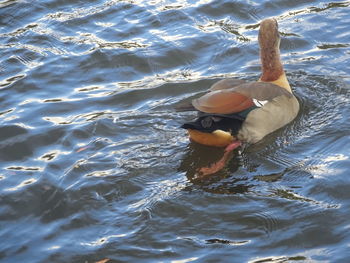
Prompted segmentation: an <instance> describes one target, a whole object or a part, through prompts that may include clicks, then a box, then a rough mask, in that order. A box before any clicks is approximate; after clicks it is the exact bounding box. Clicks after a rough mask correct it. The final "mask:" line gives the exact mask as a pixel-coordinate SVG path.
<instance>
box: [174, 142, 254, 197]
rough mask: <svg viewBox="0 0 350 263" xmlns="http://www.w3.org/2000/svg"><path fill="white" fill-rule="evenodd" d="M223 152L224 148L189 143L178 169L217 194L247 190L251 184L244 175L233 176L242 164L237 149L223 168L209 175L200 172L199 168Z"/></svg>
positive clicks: (205, 165) (206, 165) (216, 159)
mask: <svg viewBox="0 0 350 263" xmlns="http://www.w3.org/2000/svg"><path fill="white" fill-rule="evenodd" d="M223 154H224V148H216V147H208V146H203V145H200V144H197V143H190V144H189V145H188V146H187V148H186V152H185V154H184V156H183V159H182V162H181V164H180V167H179V171H181V172H185V173H186V176H187V178H188V180H189V181H190V182H192V183H193V184H194V185H196V186H199V187H200V188H202V189H203V190H205V191H208V192H211V193H217V194H237V193H245V192H248V190H249V188H250V187H251V186H252V185H249V184H250V183H251V182H249V181H248V179H247V178H246V177H241V176H240V177H235V176H234V173H235V172H236V171H237V170H238V169H239V167H240V166H241V164H242V156H241V155H240V154H239V151H238V150H235V151H233V152H232V153H231V154H230V156H229V159H228V161H227V163H226V166H225V168H224V169H222V170H220V171H218V172H216V173H214V174H210V175H203V174H201V173H200V170H201V168H203V167H208V166H210V165H212V164H214V163H215V162H217V161H218V160H219V159H220V158H221V157H222V156H223Z"/></svg>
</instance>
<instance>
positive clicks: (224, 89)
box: [192, 79, 293, 114]
mask: <svg viewBox="0 0 350 263" xmlns="http://www.w3.org/2000/svg"><path fill="white" fill-rule="evenodd" d="M230 81H231V80H230V79H228V80H223V81H219V82H217V83H216V84H214V85H213V86H214V90H213V89H212V88H213V87H212V88H211V90H212V91H211V92H209V93H207V94H205V95H203V96H201V97H200V98H198V99H194V100H193V101H192V105H193V106H194V107H195V108H196V109H197V110H199V111H203V112H206V113H220V114H228V113H236V112H240V111H243V110H245V109H248V108H250V107H252V106H253V105H254V101H253V99H256V100H259V101H265V100H272V99H273V98H275V97H278V96H282V95H284V96H287V97H292V96H293V95H292V94H291V93H290V92H289V91H287V90H285V89H284V88H282V87H280V86H278V85H275V84H272V83H267V82H257V81H254V82H246V83H243V84H239V85H237V86H234V87H232V85H231V87H229V85H230V83H233V82H230ZM220 82H221V84H220ZM215 85H218V86H216V87H215ZM218 87H221V89H217V88H218Z"/></svg>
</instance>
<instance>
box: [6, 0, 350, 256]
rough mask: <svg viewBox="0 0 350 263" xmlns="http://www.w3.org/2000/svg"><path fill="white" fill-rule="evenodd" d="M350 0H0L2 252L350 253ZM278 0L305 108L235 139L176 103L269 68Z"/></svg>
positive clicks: (285, 50) (287, 61) (289, 62)
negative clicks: (229, 143)
mask: <svg viewBox="0 0 350 263" xmlns="http://www.w3.org/2000/svg"><path fill="white" fill-rule="evenodd" d="M349 14H350V1H339V2H331V1H311V0H309V1H307V0H305V1H300V0H298V1H289V0H288V1H287V0H273V1H257V0H256V1H240V0H238V1H231V0H223V1H206V0H201V1H192V0H177V1H166V0H164V1H162V0H153V1H139V0H125V1H122V0H109V1H108V0H100V1H97V0H96V1H93V0H92V1H77V0H74V1H67V0H42V1H27V0H2V1H0V26H1V27H0V52H1V56H0V102H1V104H0V105H1V108H0V161H1V162H0V168H1V172H0V261H1V262H97V261H103V262H248V261H250V262H348V260H350V224H349V214H350V177H349V168H350V159H349V158H350V150H349V146H350V139H349V138H350V137H349V135H350V128H349V125H350V124H349V123H350V114H349V112H350V104H349V101H350V87H349V83H350V67H349V65H350V59H349V58H350V15H349ZM271 16H274V17H276V18H277V20H278V21H279V31H280V33H281V35H282V42H281V52H282V59H283V62H284V65H285V70H286V72H287V76H288V78H289V80H290V83H291V85H292V87H293V90H294V92H295V94H296V96H297V97H298V99H299V101H300V104H301V111H300V114H299V115H298V117H297V119H296V120H295V121H294V122H292V123H291V124H289V125H288V126H286V127H285V128H283V129H281V130H278V131H276V132H275V133H273V134H271V135H269V136H267V137H266V138H265V139H264V140H263V141H262V142H260V143H258V144H257V145H252V146H250V147H248V148H247V149H244V150H243V151H241V152H235V153H234V154H233V155H232V157H231V159H230V162H229V164H228V165H227V167H226V168H225V169H224V170H222V171H220V172H219V173H217V174H215V175H213V176H210V177H207V178H198V177H197V176H196V169H198V168H199V167H201V166H206V165H208V164H210V163H213V162H215V161H216V160H218V159H219V158H220V156H222V153H223V149H217V148H210V147H203V146H199V145H196V144H191V143H189V141H188V139H187V137H186V132H185V131H184V130H182V129H180V128H179V126H180V125H181V124H182V123H183V122H185V121H188V120H191V119H192V118H193V113H192V112H176V111H175V110H174V107H175V106H176V105H178V104H179V103H182V102H184V101H187V100H189V99H191V98H193V97H194V96H196V95H199V94H201V93H202V92H203V91H204V90H206V89H207V88H208V87H209V86H210V85H211V84H212V83H213V82H215V81H217V80H219V79H222V78H224V77H238V78H243V79H249V80H255V79H257V78H258V77H259V74H260V64H259V58H258V56H259V50H258V43H257V33H258V28H259V22H260V21H261V20H262V19H264V18H267V17H271Z"/></svg>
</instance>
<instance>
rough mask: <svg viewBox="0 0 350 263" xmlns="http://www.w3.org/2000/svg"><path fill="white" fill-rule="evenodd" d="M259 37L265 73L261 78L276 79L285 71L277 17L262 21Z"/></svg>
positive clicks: (265, 79)
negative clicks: (281, 58) (281, 57)
mask: <svg viewBox="0 0 350 263" xmlns="http://www.w3.org/2000/svg"><path fill="white" fill-rule="evenodd" d="M258 39H259V45H260V58H261V64H262V73H263V74H262V76H261V80H262V81H274V80H276V79H277V78H278V77H280V76H281V75H282V74H283V73H284V71H283V66H282V63H281V60H280V51H279V46H280V35H279V33H278V23H277V20H276V19H274V18H268V19H265V20H263V21H262V22H261V23H260V30H259V37H258Z"/></svg>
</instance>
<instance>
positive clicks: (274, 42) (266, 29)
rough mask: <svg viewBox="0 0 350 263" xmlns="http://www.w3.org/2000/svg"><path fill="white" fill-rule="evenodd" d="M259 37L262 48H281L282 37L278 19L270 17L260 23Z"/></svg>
mask: <svg viewBox="0 0 350 263" xmlns="http://www.w3.org/2000/svg"><path fill="white" fill-rule="evenodd" d="M258 39H259V44H260V48H261V49H279V44H280V40H281V39H280V35H279V33H278V23H277V20H276V19H274V18H268V19H265V20H263V21H262V22H261V23H260V30H259V36H258Z"/></svg>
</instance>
